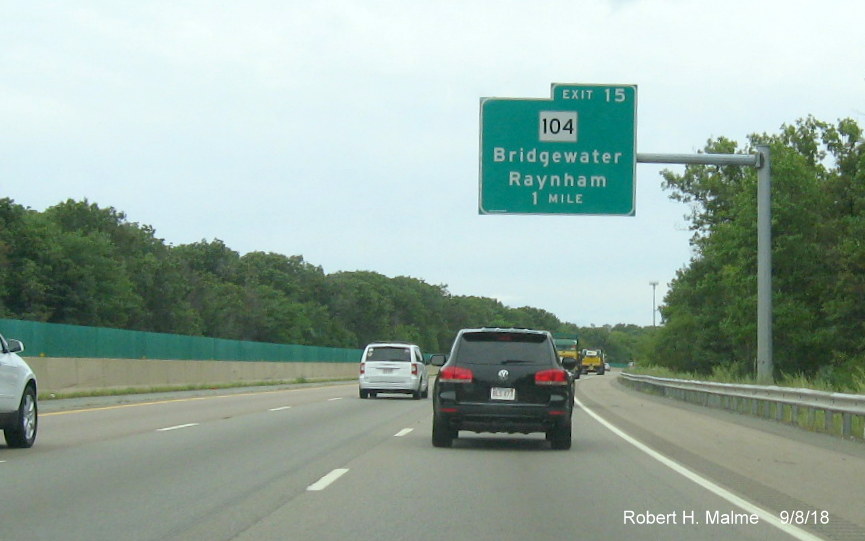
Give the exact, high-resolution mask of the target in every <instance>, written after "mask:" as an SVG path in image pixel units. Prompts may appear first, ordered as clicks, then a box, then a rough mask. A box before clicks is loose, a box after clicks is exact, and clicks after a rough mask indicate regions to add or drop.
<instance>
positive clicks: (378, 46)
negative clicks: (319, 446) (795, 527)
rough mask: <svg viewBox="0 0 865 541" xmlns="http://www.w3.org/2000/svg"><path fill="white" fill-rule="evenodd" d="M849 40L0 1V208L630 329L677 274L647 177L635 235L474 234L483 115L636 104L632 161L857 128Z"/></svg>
mask: <svg viewBox="0 0 865 541" xmlns="http://www.w3.org/2000/svg"><path fill="white" fill-rule="evenodd" d="M863 21H865V2H861V1H860V0H818V1H814V2H804V1H803V2H798V1H795V0H778V1H775V0H772V1H765V2H761V1H759V0H746V1H737V0H731V1H727V2H717V1H711V2H709V1H706V2H703V1H685V0H681V1H675V0H670V1H662V0H654V1H652V0H618V1H600V0H598V1H590V0H585V1H584V0H562V1H559V0H532V1H495V2H493V1H433V2H414V1H407V0H405V1H361V0H357V1H328V0H317V1H315V2H310V1H293V0H274V1H262V0H245V1H236V2H230V1H215V0H211V1H183V0H171V1H145V2H141V1H119V0H106V1H103V2H88V1H86V0H85V1H80V2H66V1H58V2H35V3H34V2H19V1H17V0H0V197H10V198H12V199H13V200H14V201H15V202H16V203H18V204H21V205H24V206H26V207H30V208H33V209H35V210H39V211H42V210H45V209H46V208H47V207H50V206H53V205H56V204H57V203H60V202H62V201H65V200H66V199H68V198H72V199H75V200H83V199H85V198H86V199H87V200H88V201H90V202H91V203H96V204H98V205H99V206H100V207H114V208H115V209H117V210H119V211H122V212H125V213H126V215H127V218H128V220H129V221H131V222H137V223H139V224H147V225H151V226H153V227H154V228H155V230H156V234H157V236H158V237H159V238H162V239H164V240H165V242H166V243H169V244H173V245H179V244H187V243H191V242H197V241H201V240H206V241H210V240H213V239H221V240H222V241H224V242H225V243H226V244H227V245H228V246H229V247H230V248H232V249H234V250H236V251H238V252H240V253H241V254H245V253H247V252H251V251H265V252H276V253H281V254H285V255H302V256H303V257H304V258H305V260H306V261H308V262H309V263H312V264H314V265H320V266H321V267H323V269H324V271H325V272H326V273H333V272H338V271H352V270H370V271H376V272H379V273H382V274H384V275H387V276H400V275H402V276H411V277H414V278H419V279H422V280H424V281H426V282H428V283H431V284H442V285H446V286H447V287H448V290H449V291H450V292H451V293H452V294H454V295H478V296H485V297H494V298H497V299H499V300H501V301H502V302H503V303H505V304H506V305H509V306H514V307H518V306H533V307H536V308H541V309H544V310H548V311H550V312H552V313H554V314H556V315H557V316H558V317H559V318H560V319H562V320H564V321H570V322H574V323H577V324H579V325H590V324H595V325H604V324H616V323H634V324H638V325H651V324H652V313H653V312H652V287H651V286H650V285H649V284H650V282H651V281H658V282H659V285H658V288H657V299H658V303H660V302H661V301H662V298H663V295H664V293H665V292H666V290H667V285H668V284H669V282H670V281H671V280H672V279H673V278H674V277H675V273H676V271H677V270H678V269H680V268H682V267H684V266H686V265H687V264H688V261H689V259H690V257H691V249H690V246H689V243H688V241H689V238H690V232H689V231H688V221H687V219H686V218H685V216H686V215H687V214H688V212H689V209H688V208H687V207H685V206H684V205H682V204H681V203H676V202H674V201H671V200H669V193H667V192H664V191H663V190H662V189H661V187H660V185H661V177H660V174H659V173H660V171H661V170H662V168H663V166H658V165H651V164H637V166H636V176H637V181H636V182H637V188H636V216H634V217H612V216H605V217H587V216H534V215H531V216H527V215H507V216H487V215H484V216H482V215H479V214H478V168H479V103H480V98H481V97H504V98H534V99H540V98H548V97H550V85H551V84H552V83H585V84H632V85H637V87H638V107H637V118H638V128H637V150H638V152H659V153H691V152H695V151H697V150H698V149H701V148H702V147H703V146H704V145H705V143H706V141H707V140H708V139H710V138H713V137H718V136H726V137H729V138H732V139H734V140H737V141H739V142H740V144H744V143H745V138H746V136H747V135H748V134H750V133H755V132H756V133H762V132H768V133H777V131H778V130H779V128H780V127H781V125H782V124H784V123H793V122H795V121H796V120H797V119H799V118H802V117H805V116H807V115H809V114H811V115H814V116H815V117H817V118H818V119H820V120H825V121H829V122H835V121H836V120H837V119H839V118H845V117H852V118H854V119H856V120H857V121H858V122H859V123H860V125H862V124H865V118H863V116H865V92H863V90H865V37H863V36H865V33H863V26H862V24H863ZM667 167H669V168H671V169H673V170H677V171H681V170H682V169H683V167H684V166H676V165H674V166H667ZM478 323H479V324H483V323H484V322H478Z"/></svg>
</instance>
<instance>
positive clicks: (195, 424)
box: [156, 423, 198, 432]
mask: <svg viewBox="0 0 865 541" xmlns="http://www.w3.org/2000/svg"><path fill="white" fill-rule="evenodd" d="M191 426H198V423H187V424H185V425H177V426H167V427H165V428H158V429H156V431H157V432H168V431H169V430H180V429H181V428H189V427H191Z"/></svg>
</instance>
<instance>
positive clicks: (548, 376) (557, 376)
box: [535, 368, 568, 385]
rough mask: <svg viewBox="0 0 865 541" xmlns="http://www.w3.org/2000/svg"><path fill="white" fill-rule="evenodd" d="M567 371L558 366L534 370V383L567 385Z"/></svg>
mask: <svg viewBox="0 0 865 541" xmlns="http://www.w3.org/2000/svg"><path fill="white" fill-rule="evenodd" d="M567 384H568V373H567V372H566V371H564V370H560V369H558V368H553V369H550V370H541V371H540V372H535V385H567Z"/></svg>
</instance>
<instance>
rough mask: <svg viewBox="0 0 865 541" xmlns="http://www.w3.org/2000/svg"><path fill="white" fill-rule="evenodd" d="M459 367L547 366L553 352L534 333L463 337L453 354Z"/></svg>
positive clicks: (548, 344) (474, 334)
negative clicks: (465, 365) (491, 365)
mask: <svg viewBox="0 0 865 541" xmlns="http://www.w3.org/2000/svg"><path fill="white" fill-rule="evenodd" d="M456 354H457V355H458V358H459V364H484V365H489V364H501V365H507V364H522V365H535V364H537V365H549V364H550V363H551V362H552V358H553V348H552V345H551V344H550V342H549V340H547V336H546V335H544V334H535V333H493V332H477V333H465V334H464V335H463V336H462V340H461V343H460V344H459V350H458V351H457V353H456Z"/></svg>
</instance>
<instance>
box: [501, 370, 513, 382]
mask: <svg viewBox="0 0 865 541" xmlns="http://www.w3.org/2000/svg"><path fill="white" fill-rule="evenodd" d="M509 375H510V372H508V371H507V370H499V379H500V380H502V381H507V380H508V376H509Z"/></svg>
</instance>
